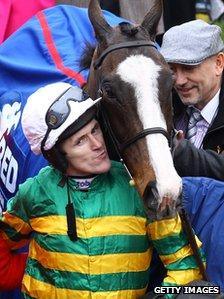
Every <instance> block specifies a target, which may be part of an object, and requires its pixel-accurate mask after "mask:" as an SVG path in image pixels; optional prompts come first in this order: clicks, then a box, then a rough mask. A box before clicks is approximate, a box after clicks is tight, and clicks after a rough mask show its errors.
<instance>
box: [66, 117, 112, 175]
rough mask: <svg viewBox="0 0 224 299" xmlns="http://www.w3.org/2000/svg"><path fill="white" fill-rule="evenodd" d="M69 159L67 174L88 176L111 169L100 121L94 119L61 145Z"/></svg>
mask: <svg viewBox="0 0 224 299" xmlns="http://www.w3.org/2000/svg"><path fill="white" fill-rule="evenodd" d="M61 149H62V151H63V152H64V153H65V154H66V159H67V161H68V168H67V174H68V175H73V176H87V175H91V174H100V173H105V172H107V171H108V170H109V169H110V166H111V162H110V159H109V157H108V153H107V149H106V145H105V142H104V138H103V134H102V131H101V129H100V126H99V123H98V122H97V121H96V120H95V119H93V120H92V121H90V122H89V123H88V124H87V125H86V126H84V127H83V128H82V129H81V130H79V131H78V132H77V133H75V134H74V135H72V136H71V137H69V138H68V139H66V140H65V141H64V142H63V143H62V145H61Z"/></svg>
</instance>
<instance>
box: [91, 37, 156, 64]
mask: <svg viewBox="0 0 224 299" xmlns="http://www.w3.org/2000/svg"><path fill="white" fill-rule="evenodd" d="M142 46H148V47H154V48H156V49H157V47H156V44H155V43H154V42H152V41H147V40H137V41H128V42H123V43H119V44H115V45H111V46H109V47H107V48H106V49H105V50H104V51H103V52H102V53H101V55H100V57H99V58H97V59H96V61H94V63H93V67H94V69H95V70H96V69H98V68H99V67H100V66H101V64H102V62H103V60H104V59H105V57H106V56H107V55H108V54H109V53H111V52H113V51H115V50H119V49H123V48H134V47H135V48H136V47H142Z"/></svg>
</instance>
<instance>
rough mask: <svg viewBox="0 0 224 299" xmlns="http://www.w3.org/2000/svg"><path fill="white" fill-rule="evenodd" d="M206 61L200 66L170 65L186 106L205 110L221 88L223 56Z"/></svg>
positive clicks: (176, 87)
mask: <svg viewBox="0 0 224 299" xmlns="http://www.w3.org/2000/svg"><path fill="white" fill-rule="evenodd" d="M220 55H221V57H219V55H215V56H212V57H210V58H207V59H205V60H204V61H203V62H202V63H200V64H199V65H194V66H192V65H184V64H177V63H170V68H171V69H172V71H173V75H174V87H175V89H176V91H177V93H178V95H179V97H180V99H181V101H182V102H183V104H185V105H194V106H195V107H197V108H198V109H200V110H201V109H203V108H204V107H205V106H206V104H207V103H208V102H209V101H210V100H211V99H212V98H213V97H214V95H215V94H216V92H217V91H218V90H219V88H220V84H221V74H222V71H223V56H222V54H220Z"/></svg>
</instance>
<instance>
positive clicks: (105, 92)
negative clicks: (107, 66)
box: [102, 83, 116, 98]
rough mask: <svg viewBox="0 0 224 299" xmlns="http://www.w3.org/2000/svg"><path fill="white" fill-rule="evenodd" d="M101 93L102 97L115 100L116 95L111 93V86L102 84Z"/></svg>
mask: <svg viewBox="0 0 224 299" xmlns="http://www.w3.org/2000/svg"><path fill="white" fill-rule="evenodd" d="M102 92H103V95H104V96H106V97H108V98H116V95H115V93H114V92H113V89H112V86H111V85H110V84H109V83H105V84H103V86H102Z"/></svg>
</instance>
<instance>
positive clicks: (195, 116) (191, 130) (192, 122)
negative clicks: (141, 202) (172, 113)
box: [186, 108, 203, 144]
mask: <svg viewBox="0 0 224 299" xmlns="http://www.w3.org/2000/svg"><path fill="white" fill-rule="evenodd" d="M191 111H192V112H191V117H190V119H189V123H188V131H187V136H186V137H187V139H188V140H190V142H192V143H193V144H194V143H195V139H196V133H197V128H196V124H197V122H199V121H200V120H202V119H203V117H202V115H201V112H200V111H199V110H196V109H194V108H192V110H191Z"/></svg>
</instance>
